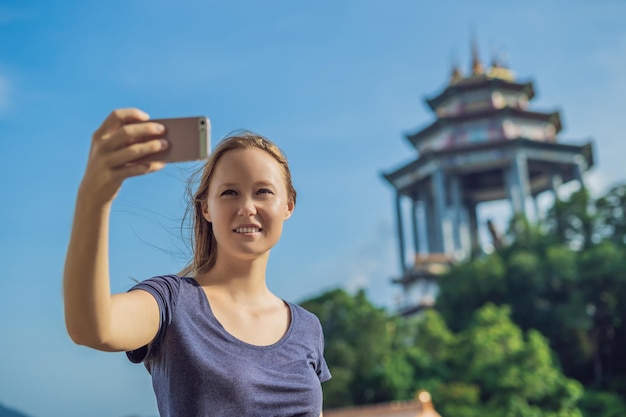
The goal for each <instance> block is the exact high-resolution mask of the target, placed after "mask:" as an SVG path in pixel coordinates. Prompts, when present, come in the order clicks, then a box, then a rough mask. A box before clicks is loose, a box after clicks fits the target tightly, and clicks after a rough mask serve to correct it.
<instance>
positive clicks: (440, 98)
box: [424, 76, 535, 111]
mask: <svg viewBox="0 0 626 417" xmlns="http://www.w3.org/2000/svg"><path fill="white" fill-rule="evenodd" d="M488 88H489V89H493V90H505V91H515V92H522V93H525V94H526V96H527V97H528V100H529V101H530V100H532V99H533V98H534V97H535V87H534V86H533V83H532V81H528V82H525V83H516V82H511V81H507V80H503V79H500V78H489V77H486V76H483V77H480V78H466V79H463V80H461V81H459V82H458V83H455V84H451V85H448V86H447V87H446V88H445V89H444V90H443V91H442V92H441V93H440V94H439V95H437V96H435V97H433V98H426V99H425V100H424V101H425V102H426V104H428V107H430V109H431V110H432V111H437V108H438V107H439V106H441V104H442V103H444V102H445V101H446V100H447V99H448V98H450V97H451V96H455V95H457V94H459V93H462V92H467V91H474V90H483V89H488Z"/></svg>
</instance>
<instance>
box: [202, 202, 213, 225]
mask: <svg viewBox="0 0 626 417" xmlns="http://www.w3.org/2000/svg"><path fill="white" fill-rule="evenodd" d="M202 217H204V218H205V220H206V221H207V222H209V223H210V222H211V214H210V213H209V207H208V206H207V204H206V202H204V201H203V202H202Z"/></svg>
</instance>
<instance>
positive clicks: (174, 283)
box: [126, 275, 180, 363]
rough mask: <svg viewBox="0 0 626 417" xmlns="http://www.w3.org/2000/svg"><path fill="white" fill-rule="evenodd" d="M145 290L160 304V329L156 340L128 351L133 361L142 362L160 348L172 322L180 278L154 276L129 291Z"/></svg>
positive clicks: (129, 357)
mask: <svg viewBox="0 0 626 417" xmlns="http://www.w3.org/2000/svg"><path fill="white" fill-rule="evenodd" d="M136 290H143V291H147V292H148V293H150V294H151V295H152V296H153V297H154V298H155V299H156V301H157V304H158V306H159V315H160V317H159V331H158V333H157V335H156V337H155V338H154V340H153V341H152V342H151V343H150V344H148V345H146V346H143V347H141V348H139V349H136V350H133V351H128V352H126V356H128V359H129V360H130V361H131V362H133V363H141V362H143V361H145V360H146V359H149V357H150V355H151V354H152V353H153V352H154V351H156V350H158V348H159V345H160V344H161V341H162V340H163V336H164V335H165V332H166V331H167V326H168V325H169V324H170V323H171V322H172V317H173V315H174V311H175V309H176V301H177V300H178V293H179V291H180V278H179V277H177V276H175V275H163V276H157V277H152V278H150V279H147V280H145V281H142V282H140V283H139V284H137V285H135V286H134V287H132V288H131V289H130V290H129V291H136Z"/></svg>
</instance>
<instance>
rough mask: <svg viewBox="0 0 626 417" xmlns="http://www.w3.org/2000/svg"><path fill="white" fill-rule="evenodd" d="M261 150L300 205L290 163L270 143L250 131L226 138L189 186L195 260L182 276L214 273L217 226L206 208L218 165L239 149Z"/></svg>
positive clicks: (182, 272) (291, 200)
mask: <svg viewBox="0 0 626 417" xmlns="http://www.w3.org/2000/svg"><path fill="white" fill-rule="evenodd" d="M251 148H252V149H260V150H262V151H265V152H267V153H268V154H269V155H270V156H272V157H273V158H274V159H275V160H276V162H278V164H279V165H280V167H281V169H282V171H283V178H284V180H285V186H286V188H287V197H288V200H289V202H291V203H293V205H294V206H295V204H296V190H295V188H294V186H293V183H292V180H291V171H290V170H289V164H288V163H287V157H286V156H285V154H284V153H283V152H282V151H281V150H280V148H279V147H278V146H276V145H275V144H274V143H273V142H272V141H270V140H269V139H267V138H265V137H263V136H261V135H258V134H256V133H253V132H249V131H239V132H235V133H233V134H231V135H229V136H227V137H226V138H224V139H223V140H222V141H221V142H220V143H219V144H218V145H217V147H216V148H215V149H214V150H213V152H212V153H211V156H210V157H209V159H208V161H207V162H206V164H205V165H204V167H203V168H201V169H199V170H198V171H197V172H196V173H195V174H194V175H193V176H192V177H191V178H190V181H189V184H188V193H189V198H188V206H187V212H186V213H185V218H187V216H188V215H189V214H192V216H193V217H192V218H191V222H192V230H193V233H192V235H191V237H190V240H191V248H192V249H193V259H192V260H191V262H190V263H189V264H188V265H187V266H186V267H185V268H184V269H183V270H182V271H181V272H180V275H194V276H195V275H198V274H202V273H205V272H208V271H210V270H211V269H212V268H213V267H214V266H215V261H216V260H217V241H216V240H215V235H214V234H213V224H212V223H210V222H208V221H207V220H206V219H205V218H204V215H203V204H205V202H206V199H207V196H208V194H209V185H210V182H211V178H212V176H213V171H214V170H215V165H216V164H217V162H218V161H219V160H220V159H221V158H222V156H224V154H226V153H227V152H229V151H232V150H237V149H251ZM198 177H200V180H199V185H198V188H197V189H196V190H195V192H194V191H193V184H194V183H195V182H197V178H198Z"/></svg>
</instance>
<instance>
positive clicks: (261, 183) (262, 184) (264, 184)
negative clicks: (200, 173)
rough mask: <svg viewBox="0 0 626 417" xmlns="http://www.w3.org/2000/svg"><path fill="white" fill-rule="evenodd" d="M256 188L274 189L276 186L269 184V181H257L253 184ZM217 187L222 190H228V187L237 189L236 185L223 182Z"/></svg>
mask: <svg viewBox="0 0 626 417" xmlns="http://www.w3.org/2000/svg"><path fill="white" fill-rule="evenodd" d="M253 185H254V186H256V187H275V186H276V185H275V184H274V183H271V182H269V181H257V182H255V183H254V184H253ZM218 186H219V187H224V188H229V187H237V186H239V184H238V183H236V182H225V183H222V184H218Z"/></svg>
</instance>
